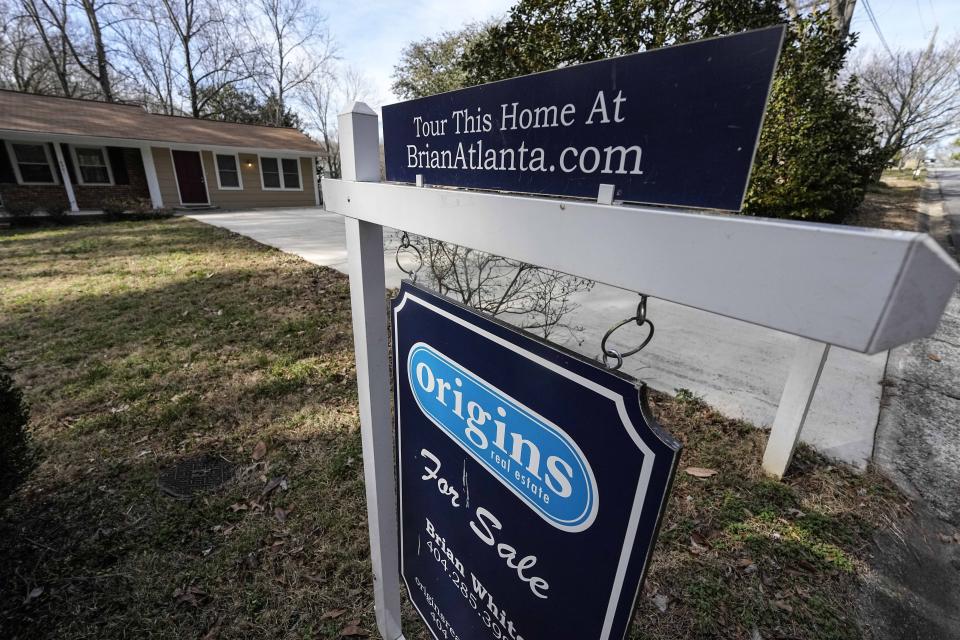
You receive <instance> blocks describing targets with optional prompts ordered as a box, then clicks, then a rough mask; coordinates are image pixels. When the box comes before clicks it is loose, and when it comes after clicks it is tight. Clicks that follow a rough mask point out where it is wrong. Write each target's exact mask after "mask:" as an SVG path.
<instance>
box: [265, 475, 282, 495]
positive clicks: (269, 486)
mask: <svg viewBox="0 0 960 640" xmlns="http://www.w3.org/2000/svg"><path fill="white" fill-rule="evenodd" d="M285 480H286V478H274V479H273V480H271V481H270V482H268V483H267V484H266V486H265V487H264V488H263V491H261V492H260V495H262V496H265V495H268V494H270V493H273V491H275V490H276V488H277V487H279V486H280V484H281V483H283V482H284V481H285Z"/></svg>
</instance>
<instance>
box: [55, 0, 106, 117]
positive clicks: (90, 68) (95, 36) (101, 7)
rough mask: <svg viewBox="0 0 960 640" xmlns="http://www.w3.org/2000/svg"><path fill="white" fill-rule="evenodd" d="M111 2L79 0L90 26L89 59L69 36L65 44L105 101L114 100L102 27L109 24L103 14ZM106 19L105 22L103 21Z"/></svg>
mask: <svg viewBox="0 0 960 640" xmlns="http://www.w3.org/2000/svg"><path fill="white" fill-rule="evenodd" d="M113 4H114V3H113V2H110V1H109V0H80V8H81V9H82V10H83V15H84V16H86V19H87V24H88V26H89V28H90V38H89V40H90V46H91V47H92V55H90V56H89V58H91V59H87V58H88V56H86V55H81V54H80V53H79V52H78V48H77V46H76V45H74V44H73V43H72V41H71V39H70V38H69V37H66V34H65V37H66V40H67V44H68V46H69V47H70V53H71V54H73V58H74V60H75V61H76V63H77V65H78V66H79V67H80V68H81V69H82V70H83V71H84V73H86V74H87V75H88V76H90V77H91V78H92V79H93V80H94V81H95V82H96V83H97V84H99V85H100V91H101V92H102V93H103V98H104V100H106V101H107V102H113V101H114V94H113V82H112V81H111V79H110V73H111V70H110V64H109V63H108V61H107V47H106V44H105V43H104V34H103V32H104V28H106V27H108V26H109V21H110V18H109V17H108V16H105V15H104V14H106V13H107V12H108V11H109V10H110V7H111V6H112V5H113ZM105 21H106V22H105Z"/></svg>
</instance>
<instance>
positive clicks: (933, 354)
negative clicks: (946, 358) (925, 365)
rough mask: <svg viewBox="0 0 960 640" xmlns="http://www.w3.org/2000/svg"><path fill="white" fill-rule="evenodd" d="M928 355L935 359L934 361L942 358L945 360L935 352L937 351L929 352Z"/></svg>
mask: <svg viewBox="0 0 960 640" xmlns="http://www.w3.org/2000/svg"><path fill="white" fill-rule="evenodd" d="M927 357H928V358H930V359H931V360H933V361H934V362H940V361H941V360H943V358H942V357H940V356H938V355H937V354H935V353H928V354H927Z"/></svg>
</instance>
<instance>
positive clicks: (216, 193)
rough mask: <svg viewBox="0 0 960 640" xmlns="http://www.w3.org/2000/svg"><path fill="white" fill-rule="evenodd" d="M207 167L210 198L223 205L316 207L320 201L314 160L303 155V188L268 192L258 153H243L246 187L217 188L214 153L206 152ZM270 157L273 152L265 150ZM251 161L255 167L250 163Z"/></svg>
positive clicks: (233, 207) (301, 175) (213, 201)
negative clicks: (262, 177) (314, 183)
mask: <svg viewBox="0 0 960 640" xmlns="http://www.w3.org/2000/svg"><path fill="white" fill-rule="evenodd" d="M202 154H203V167H204V171H205V172H206V181H207V189H208V190H209V192H210V201H211V202H212V203H213V204H214V205H216V206H219V207H225V208H229V209H241V208H243V209H247V208H258V207H312V206H314V205H315V204H316V194H315V193H314V189H313V182H314V181H315V180H316V178H315V177H314V176H313V159H312V158H310V157H300V158H299V161H300V184H301V186H302V187H303V190H301V191H293V190H291V191H275V190H268V191H265V190H264V189H263V187H261V184H260V159H259V158H258V157H257V156H256V155H255V154H250V153H241V154H239V155H240V176H241V179H242V181H243V190H242V191H239V190H221V189H219V188H218V187H217V184H218V182H217V173H216V167H217V165H216V162H215V161H214V157H213V152H211V151H203V152H202ZM263 155H265V156H270V153H269V152H264V154H263ZM248 163H250V164H252V166H247V165H248Z"/></svg>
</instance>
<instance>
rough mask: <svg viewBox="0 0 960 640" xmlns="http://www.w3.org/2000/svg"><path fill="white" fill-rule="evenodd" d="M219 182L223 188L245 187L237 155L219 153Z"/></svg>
mask: <svg viewBox="0 0 960 640" xmlns="http://www.w3.org/2000/svg"><path fill="white" fill-rule="evenodd" d="M217 184H218V185H219V187H220V188H221V189H243V184H242V183H241V182H240V163H239V162H238V161H237V156H232V155H231V156H226V155H222V154H219V153H218V154H217Z"/></svg>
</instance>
